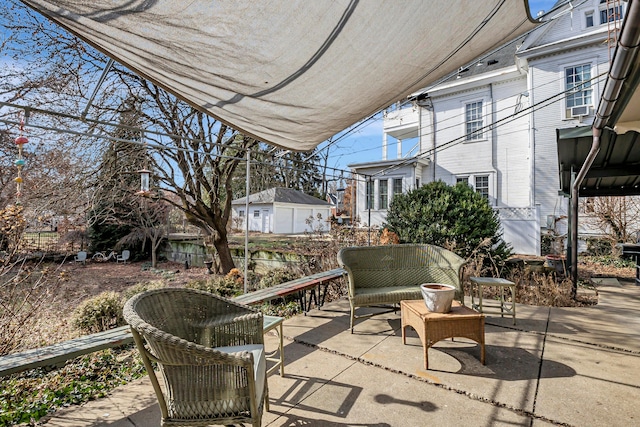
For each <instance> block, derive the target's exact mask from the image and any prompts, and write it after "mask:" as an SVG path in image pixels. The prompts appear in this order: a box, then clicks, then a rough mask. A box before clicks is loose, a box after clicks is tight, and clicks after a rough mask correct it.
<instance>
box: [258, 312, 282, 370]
mask: <svg viewBox="0 0 640 427" xmlns="http://www.w3.org/2000/svg"><path fill="white" fill-rule="evenodd" d="M263 320H264V325H263V327H262V331H263V333H265V334H266V333H267V332H269V331H270V330H272V329H275V331H276V334H278V338H279V339H280V343H279V345H278V349H277V350H275V351H273V352H271V353H267V354H265V358H266V359H267V361H268V362H273V363H274V365H273V366H272V367H271V368H269V369H268V370H267V375H269V374H271V373H272V372H273V371H275V370H276V369H278V368H280V376H281V377H284V348H283V343H282V322H283V321H284V318H283V317H278V316H263Z"/></svg>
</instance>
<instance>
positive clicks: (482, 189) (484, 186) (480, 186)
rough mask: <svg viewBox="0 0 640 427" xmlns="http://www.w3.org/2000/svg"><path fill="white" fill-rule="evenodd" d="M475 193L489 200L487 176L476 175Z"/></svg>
mask: <svg viewBox="0 0 640 427" xmlns="http://www.w3.org/2000/svg"><path fill="white" fill-rule="evenodd" d="M475 178H476V193H478V194H480V195H481V196H482V197H484V198H485V199H488V198H489V175H476V177H475Z"/></svg>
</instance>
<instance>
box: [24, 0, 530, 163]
mask: <svg viewBox="0 0 640 427" xmlns="http://www.w3.org/2000/svg"><path fill="white" fill-rule="evenodd" d="M22 2H23V3H24V4H26V5H29V6H31V7H33V8H34V9H35V10H37V11H38V12H40V13H42V14H43V15H45V16H47V17H48V18H50V19H52V20H53V21H54V22H56V23H58V24H60V25H61V26H63V27H64V28H66V29H68V30H69V31H71V32H72V33H74V34H75V35H77V36H78V37H80V38H81V39H83V40H85V41H86V42H88V43H89V44H91V45H92V46H94V47H96V48H97V49H99V50H101V51H102V52H104V53H105V54H107V55H108V56H110V57H111V58H113V59H114V60H116V61H118V62H120V63H121V64H123V65H125V66H127V67H128V68H130V69H131V70H133V71H135V72H137V73H139V74H140V75H142V76H144V77H145V78H147V79H149V80H151V81H153V82H155V83H156V84H158V85H160V86H162V87H164V88H165V89H167V90H168V91H170V92H172V93H173V94H175V95H177V96H178V97H180V98H182V99H184V100H185V101H187V102H189V103H190V104H192V105H193V106H195V107H196V108H199V109H201V110H203V111H205V112H207V113H208V114H210V115H212V116H214V117H216V118H217V119H219V120H221V121H223V122H225V123H227V124H229V125H231V126H233V127H234V128H236V129H238V130H240V131H242V132H245V133H246V134H249V135H252V136H254V137H256V138H258V139H260V140H262V141H265V142H269V143H272V144H275V145H279V146H281V147H286V148H289V149H292V150H308V149H311V148H313V147H315V146H316V145H318V144H319V143H321V142H322V141H324V140H326V139H327V138H328V137H330V136H332V135H334V134H336V133H337V132H340V131H341V130H343V129H345V128H347V127H348V126H350V125H351V124H353V123H355V122H357V121H358V120H360V119H363V118H365V117H367V116H369V115H371V114H373V113H375V112H376V111H378V110H380V109H382V108H384V107H386V106H388V105H390V104H392V103H393V102H395V101H397V100H399V99H402V98H404V97H405V96H407V95H409V94H411V93H412V92H415V91H416V90H419V89H422V88H424V87H426V86H428V85H429V84H431V83H433V82H435V81H437V80H438V79H439V78H441V77H443V76H446V75H447V74H449V73H451V72H453V71H455V70H456V69H457V68H458V67H460V66H462V65H466V64H467V63H469V62H470V61H472V60H473V59H474V58H477V57H478V56H479V55H481V54H482V53H484V52H486V51H488V50H491V49H492V48H495V47H497V46H499V45H501V44H503V43H505V42H506V41H508V40H510V39H513V38H515V37H517V36H518V35H520V34H523V33H524V32H526V31H528V30H530V29H531V28H533V27H534V25H535V23H534V22H533V21H532V20H531V19H530V16H529V13H528V10H527V1H526V0H441V1H435V0H431V1H429V0H404V1H383V0H363V1H357V0H350V1H349V0H265V1H256V0H190V1H176V0H127V1H114V0H52V1H46V0H22Z"/></svg>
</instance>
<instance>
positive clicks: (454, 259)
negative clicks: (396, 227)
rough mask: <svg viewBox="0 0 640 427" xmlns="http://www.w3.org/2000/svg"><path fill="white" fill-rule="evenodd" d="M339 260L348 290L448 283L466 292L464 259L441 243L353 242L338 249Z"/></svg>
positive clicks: (458, 295) (460, 291)
mask: <svg viewBox="0 0 640 427" xmlns="http://www.w3.org/2000/svg"><path fill="white" fill-rule="evenodd" d="M338 263H339V264H340V265H341V266H342V267H343V268H344V269H345V270H346V271H347V273H348V276H349V288H350V289H349V291H350V292H351V294H352V295H353V294H354V293H355V292H354V291H355V289H357V288H375V287H380V288H382V287H389V286H410V285H420V284H422V283H445V284H449V285H453V286H455V287H456V288H457V289H458V291H457V292H456V298H457V299H460V298H461V297H462V295H463V290H462V283H461V280H460V278H461V269H462V266H463V265H464V263H465V260H464V259H463V258H461V257H459V256H458V255H456V254H455V253H453V252H451V251H449V250H447V249H444V248H441V247H439V246H433V245H427V244H403V245H387V246H352V247H348V248H343V249H341V250H340V251H339V252H338Z"/></svg>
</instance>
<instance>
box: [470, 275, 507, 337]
mask: <svg viewBox="0 0 640 427" xmlns="http://www.w3.org/2000/svg"><path fill="white" fill-rule="evenodd" d="M470 280H471V308H473V309H474V310H478V311H479V312H481V313H494V314H498V313H499V314H500V316H501V317H504V315H505V314H507V315H511V316H512V317H513V324H514V325H515V324H516V284H515V283H513V282H511V281H509V280H506V279H502V278H495V277H471V278H470ZM485 286H494V287H497V288H500V311H499V312H498V311H497V309H495V310H496V311H492V309H491V308H486V307H483V306H482V290H483V288H484V287H485ZM505 288H509V289H510V290H511V303H510V304H509V303H508V302H507V301H506V300H505ZM476 296H477V297H478V303H477V304H476V302H475V297H476Z"/></svg>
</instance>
